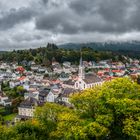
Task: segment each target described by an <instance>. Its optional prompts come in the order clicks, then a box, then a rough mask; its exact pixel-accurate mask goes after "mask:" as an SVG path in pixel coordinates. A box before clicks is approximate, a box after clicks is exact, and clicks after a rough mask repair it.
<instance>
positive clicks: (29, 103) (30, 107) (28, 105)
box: [15, 97, 39, 122]
mask: <svg viewBox="0 0 140 140" xmlns="http://www.w3.org/2000/svg"><path fill="white" fill-rule="evenodd" d="M37 106H39V102H38V100H37V99H35V98H32V97H29V98H27V99H25V100H24V101H23V102H21V103H20V106H19V107H18V115H17V116H16V118H15V122H17V121H21V120H27V119H30V118H32V117H33V116H34V111H35V108H36V107H37Z"/></svg>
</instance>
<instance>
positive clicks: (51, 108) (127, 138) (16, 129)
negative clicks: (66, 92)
mask: <svg viewBox="0 0 140 140" xmlns="http://www.w3.org/2000/svg"><path fill="white" fill-rule="evenodd" d="M70 101H71V103H72V104H73V106H74V107H73V108H67V107H64V106H61V105H58V104H54V103H46V104H45V105H44V106H43V107H38V108H37V109H36V112H35V117H34V118H33V119H31V120H28V121H25V122H20V123H17V124H16V125H14V126H8V127H7V126H3V125H0V140H139V139H140V131H139V130H140V86H139V85H137V83H134V82H132V81H131V80H130V79H129V78H118V79H115V80H113V81H111V82H106V83H104V84H103V85H102V86H101V87H100V86H98V87H95V88H92V89H87V90H86V91H82V92H81V93H77V94H74V95H72V96H71V98H70Z"/></svg>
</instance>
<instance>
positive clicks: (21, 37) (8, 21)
mask: <svg viewBox="0 0 140 140" xmlns="http://www.w3.org/2000/svg"><path fill="white" fill-rule="evenodd" d="M11 1H13V2H14V3H15V5H14V6H13V5H12V4H11V3H8V0H1V1H0V50H3V49H13V48H19V49H20V48H22V47H23V48H30V47H37V46H38V45H42V44H45V43H47V42H54V43H65V42H88V41H91V42H92V41H101V42H102V41H108V40H114V41H126V40H140V38H139V36H140V18H139V13H140V3H139V0H133V1H132V0H69V1H68V0H36V1H34V0H27V1H26V3H25V1H23V0H21V1H22V2H20V3H18V0H11ZM16 1H17V4H16Z"/></svg>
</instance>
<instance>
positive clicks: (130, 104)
mask: <svg viewBox="0 0 140 140" xmlns="http://www.w3.org/2000/svg"><path fill="white" fill-rule="evenodd" d="M71 101H72V103H73V104H74V105H75V107H76V109H77V112H78V113H79V115H80V116H81V118H84V120H89V123H87V126H85V129H86V128H87V129H86V130H87V132H86V133H87V135H88V138H92V139H93V138H96V139H98V138H99V139H101V138H102V137H103V138H106V139H107V138H108V139H114V140H116V139H119V140H121V139H122V140H123V139H133V138H134V139H139V138H140V133H139V126H140V125H139V124H140V121H139V120H140V118H139V116H140V111H139V110H140V87H139V85H137V84H136V83H134V82H132V81H131V80H130V79H128V78H119V79H115V80H113V81H112V82H107V83H105V84H103V86H102V87H97V88H95V89H90V90H86V91H84V92H83V93H80V94H77V95H74V96H73V97H72V99H71ZM89 126H90V128H89ZM95 129H96V130H98V129H99V130H104V131H100V136H98V133H96V132H95V131H94V130H95ZM88 132H89V133H88ZM97 132H98V131H97ZM96 134H97V135H96Z"/></svg>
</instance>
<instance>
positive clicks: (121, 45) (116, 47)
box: [59, 41, 140, 58]
mask: <svg viewBox="0 0 140 140" xmlns="http://www.w3.org/2000/svg"><path fill="white" fill-rule="evenodd" d="M59 47H60V48H65V49H76V50H77V49H80V48H82V47H89V48H92V49H94V50H97V51H112V52H118V53H119V54H123V55H129V56H131V57H137V58H140V42H138V41H132V42H104V43H99V42H93V43H79V44H78V43H68V44H62V45H59Z"/></svg>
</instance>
